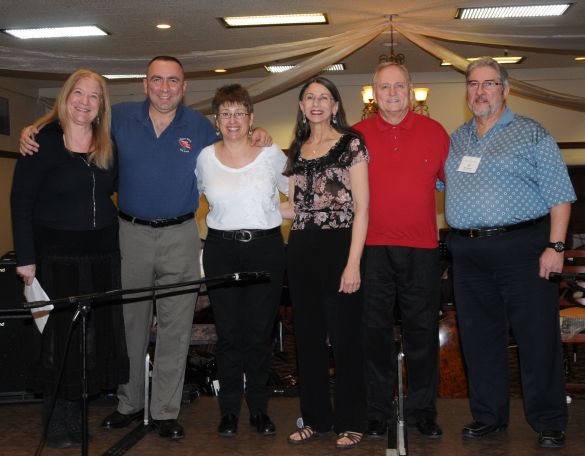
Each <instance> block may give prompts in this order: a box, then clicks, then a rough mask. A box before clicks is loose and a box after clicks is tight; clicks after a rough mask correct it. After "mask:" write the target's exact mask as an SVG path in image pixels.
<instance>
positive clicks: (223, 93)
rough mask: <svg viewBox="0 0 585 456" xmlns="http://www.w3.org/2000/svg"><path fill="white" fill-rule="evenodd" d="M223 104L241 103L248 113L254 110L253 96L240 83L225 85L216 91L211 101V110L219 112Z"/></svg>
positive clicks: (215, 112) (214, 112)
mask: <svg viewBox="0 0 585 456" xmlns="http://www.w3.org/2000/svg"><path fill="white" fill-rule="evenodd" d="M223 104H228V105H229V104H241V105H243V106H244V108H246V111H248V114H252V113H253V112H254V105H253V104H252V98H250V94H249V93H248V91H247V90H246V89H244V88H243V87H242V86H241V85H240V84H229V85H224V86H222V87H220V88H219V89H217V90H216V91H215V96H214V97H213V101H212V102H211V111H212V112H213V114H215V115H218V114H219V107H220V106H221V105H223Z"/></svg>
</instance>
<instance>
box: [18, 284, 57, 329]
mask: <svg viewBox="0 0 585 456" xmlns="http://www.w3.org/2000/svg"><path fill="white" fill-rule="evenodd" d="M24 297H25V298H26V302H33V301H49V299H50V298H49V297H48V296H47V293H45V290H43V288H42V287H41V284H40V283H39V281H38V280H37V278H36V277H35V278H34V280H33V283H32V285H25V286H24ZM53 308H54V307H53V304H49V305H47V306H43V307H37V308H36V309H31V310H30V312H31V314H32V316H33V318H34V319H35V323H36V325H37V328H38V330H39V332H40V333H41V334H42V332H43V329H45V325H46V324H47V320H48V319H49V312H51V310H53Z"/></svg>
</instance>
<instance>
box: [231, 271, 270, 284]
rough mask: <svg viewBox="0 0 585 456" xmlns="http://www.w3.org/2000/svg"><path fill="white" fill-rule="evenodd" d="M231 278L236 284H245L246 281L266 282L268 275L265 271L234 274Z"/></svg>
mask: <svg viewBox="0 0 585 456" xmlns="http://www.w3.org/2000/svg"><path fill="white" fill-rule="evenodd" d="M233 277H234V280H235V281H236V282H246V281H248V280H268V279H270V273H269V272H266V271H256V272H234V273H233Z"/></svg>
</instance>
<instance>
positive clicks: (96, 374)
mask: <svg viewBox="0 0 585 456" xmlns="http://www.w3.org/2000/svg"><path fill="white" fill-rule="evenodd" d="M110 119H111V116H110V103H109V100H108V93H107V89H106V83H105V81H104V79H103V78H102V77H101V76H100V75H98V74H97V73H95V72H93V71H91V70H86V69H79V70H77V71H75V72H74V73H73V74H72V75H71V76H70V77H69V78H68V79H67V81H66V82H65V85H64V86H63V88H62V89H61V92H60V94H59V96H58V97H57V100H56V103H55V106H54V107H53V109H52V111H51V112H49V113H48V114H47V115H45V116H43V117H42V118H40V119H39V120H37V121H36V122H35V124H34V125H35V127H37V128H39V129H41V130H40V132H39V134H38V135H37V137H36V141H37V142H38V143H39V144H40V148H39V152H38V153H37V154H35V155H32V156H26V157H21V158H20V159H19V160H18V162H17V165H16V169H15V172H14V180H13V186H12V196H11V204H12V224H13V231H14V244H15V249H16V256H17V270H16V271H17V274H18V275H19V276H20V277H22V279H23V280H24V282H25V283H26V284H27V285H30V284H32V282H33V280H34V279H35V277H36V278H38V279H39V282H40V283H41V286H42V287H43V288H44V289H45V290H46V292H47V294H48V295H49V297H51V298H52V299H56V298H63V297H66V296H71V295H78V294H86V293H92V292H100V291H106V290H111V289H118V288H121V286H120V253H119V247H118V224H117V214H116V208H115V206H114V204H113V203H112V200H111V195H112V194H113V192H114V190H115V180H116V166H115V163H114V153H113V147H112V141H111V139H110ZM74 311H75V309H73V308H68V309H55V310H53V311H52V312H51V314H50V317H49V319H48V322H47V325H46V327H45V329H44V331H43V335H42V349H41V354H40V358H39V362H38V365H37V372H36V380H37V382H38V386H39V387H40V388H41V389H42V391H43V397H44V401H45V421H46V419H47V418H48V417H47V416H46V415H47V411H49V407H47V405H49V404H50V402H51V399H52V398H53V395H55V394H56V401H55V408H54V411H53V413H52V417H51V418H50V421H49V424H48V435H47V443H48V445H49V446H51V447H56V448H66V447H70V446H74V445H79V444H80V443H81V429H80V426H81V415H80V399H81V387H80V380H81V354H80V351H79V344H80V328H79V326H80V325H76V326H75V327H74V329H73V336H72V340H71V343H70V345H69V349H68V351H67V353H65V347H66V335H67V333H68V329H69V326H70V322H71V319H72V316H73V313H74ZM88 330H89V337H88V365H87V367H88V370H89V371H88V391H89V393H90V394H95V393H98V392H99V391H100V389H102V388H107V389H112V388H115V387H117V386H118V384H119V383H123V382H125V381H127V378H128V357H127V353H126V339H125V335H124V326H123V317H122V308H121V306H115V305H109V304H108V303H107V302H106V303H102V304H101V305H97V306H94V307H93V311H92V312H91V313H90V316H89V323H88ZM64 356H65V357H66V359H65V369H64V373H63V377H62V379H61V382H60V385H59V389H58V390H57V391H55V388H56V385H57V381H58V371H59V367H60V366H61V363H62V361H63V357H64Z"/></svg>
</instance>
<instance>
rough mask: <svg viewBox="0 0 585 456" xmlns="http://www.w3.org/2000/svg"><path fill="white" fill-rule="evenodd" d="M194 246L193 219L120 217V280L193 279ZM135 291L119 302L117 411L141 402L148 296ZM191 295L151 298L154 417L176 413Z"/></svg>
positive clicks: (134, 283)
mask: <svg viewBox="0 0 585 456" xmlns="http://www.w3.org/2000/svg"><path fill="white" fill-rule="evenodd" d="M200 248H201V243H200V240H199V234H198V232H197V225H196V224H195V221H194V220H188V221H186V222H183V223H181V224H179V225H172V226H168V227H163V228H151V227H149V226H144V225H136V224H132V223H131V222H128V221H125V220H120V251H121V254H122V286H123V287H124V288H141V287H149V286H154V285H166V284H172V283H177V282H186V281H192V280H196V279H198V278H199V277H200V269H199V252H200ZM170 291H177V290H174V289H173V290H170ZM161 293H165V294H166V293H168V291H167V292H164V291H163V292H158V294H159V295H160V294H161ZM137 296H138V295H129V296H127V297H126V299H130V300H131V301H133V302H132V303H128V304H124V326H125V329H126V344H127V346H128V357H129V358H130V379H129V381H128V383H126V384H124V385H120V386H119V388H118V400H119V403H118V411H119V412H120V413H123V414H129V413H133V412H137V411H139V410H141V409H142V408H143V407H144V358H145V356H146V351H147V348H148V343H149V338H150V327H151V324H152V316H153V301H152V294H146V295H142V296H140V297H139V298H137ZM196 298H197V296H196V295H194V294H193V293H185V294H180V295H176V296H171V297H165V298H158V299H157V300H156V313H157V323H158V328H157V335H156V348H155V356H154V367H153V372H152V389H151V403H150V413H151V416H152V418H153V419H155V420H167V419H176V418H177V416H178V414H179V410H180V406H181V396H182V392H183V382H184V378H185V364H186V359H187V352H188V349H189V342H190V340H191V325H192V322H193V311H194V309H195V301H196Z"/></svg>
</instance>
